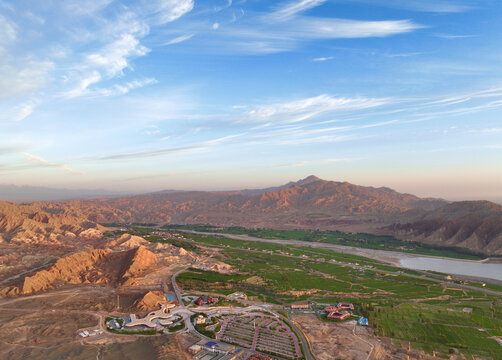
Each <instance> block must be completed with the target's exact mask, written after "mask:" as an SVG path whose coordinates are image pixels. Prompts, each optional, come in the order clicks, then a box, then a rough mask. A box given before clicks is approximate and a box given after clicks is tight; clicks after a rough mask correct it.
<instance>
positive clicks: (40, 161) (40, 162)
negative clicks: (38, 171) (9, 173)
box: [19, 152, 85, 175]
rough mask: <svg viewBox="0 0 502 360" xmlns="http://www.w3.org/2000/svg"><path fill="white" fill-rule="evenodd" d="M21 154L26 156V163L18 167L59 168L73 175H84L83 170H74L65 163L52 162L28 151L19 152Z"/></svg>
mask: <svg viewBox="0 0 502 360" xmlns="http://www.w3.org/2000/svg"><path fill="white" fill-rule="evenodd" d="M21 154H22V155H23V156H25V157H26V158H28V164H24V165H21V166H20V167H19V168H24V169H29V168H35V167H46V168H60V169H63V170H64V171H66V172H67V173H70V174H74V175H85V173H84V172H82V171H79V170H75V169H72V168H70V167H69V166H67V165H66V164H59V163H54V162H51V161H48V160H46V159H44V158H42V157H40V156H37V155H33V154H30V153H26V152H24V153H21Z"/></svg>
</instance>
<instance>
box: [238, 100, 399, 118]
mask: <svg viewBox="0 0 502 360" xmlns="http://www.w3.org/2000/svg"><path fill="white" fill-rule="evenodd" d="M389 102H390V99H384V98H365V97H357V98H346V97H334V96H330V95H327V94H322V95H318V96H314V97H310V98H304V99H299V100H293V101H290V102H284V103H275V104H270V105H260V106H258V107H256V108H255V109H253V110H251V111H249V112H248V113H247V120H252V121H255V122H267V123H268V122H271V123H275V122H289V123H294V122H301V121H305V120H307V119H310V118H312V117H314V116H318V115H321V114H323V113H327V112H337V111H354V110H362V109H368V108H374V107H378V106H382V105H385V104H388V103H389Z"/></svg>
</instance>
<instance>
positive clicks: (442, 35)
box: [436, 34, 477, 40]
mask: <svg viewBox="0 0 502 360" xmlns="http://www.w3.org/2000/svg"><path fill="white" fill-rule="evenodd" d="M436 37H438V38H441V39H448V40H455V39H466V38H472V37H477V35H452V34H436Z"/></svg>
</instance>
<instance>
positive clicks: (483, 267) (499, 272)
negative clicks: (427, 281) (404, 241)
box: [400, 257, 502, 281]
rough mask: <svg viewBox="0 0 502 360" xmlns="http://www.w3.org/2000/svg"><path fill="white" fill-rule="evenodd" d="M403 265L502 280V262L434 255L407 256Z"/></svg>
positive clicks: (401, 261)
mask: <svg viewBox="0 0 502 360" xmlns="http://www.w3.org/2000/svg"><path fill="white" fill-rule="evenodd" d="M400 263H401V266H403V267H405V268H408V269H414V270H432V271H439V272H442V273H446V274H456V275H467V276H475V277H480V278H488V279H495V280H499V281H502V264H485V263H480V262H476V261H465V260H450V259H442V258H433V257H405V258H402V259H400Z"/></svg>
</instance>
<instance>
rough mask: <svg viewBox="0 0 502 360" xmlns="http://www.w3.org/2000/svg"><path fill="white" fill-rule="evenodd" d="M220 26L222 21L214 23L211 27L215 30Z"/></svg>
mask: <svg viewBox="0 0 502 360" xmlns="http://www.w3.org/2000/svg"><path fill="white" fill-rule="evenodd" d="M219 27H220V23H217V22H216V23H214V24H213V26H212V27H211V28H212V29H213V30H218V29H219Z"/></svg>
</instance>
